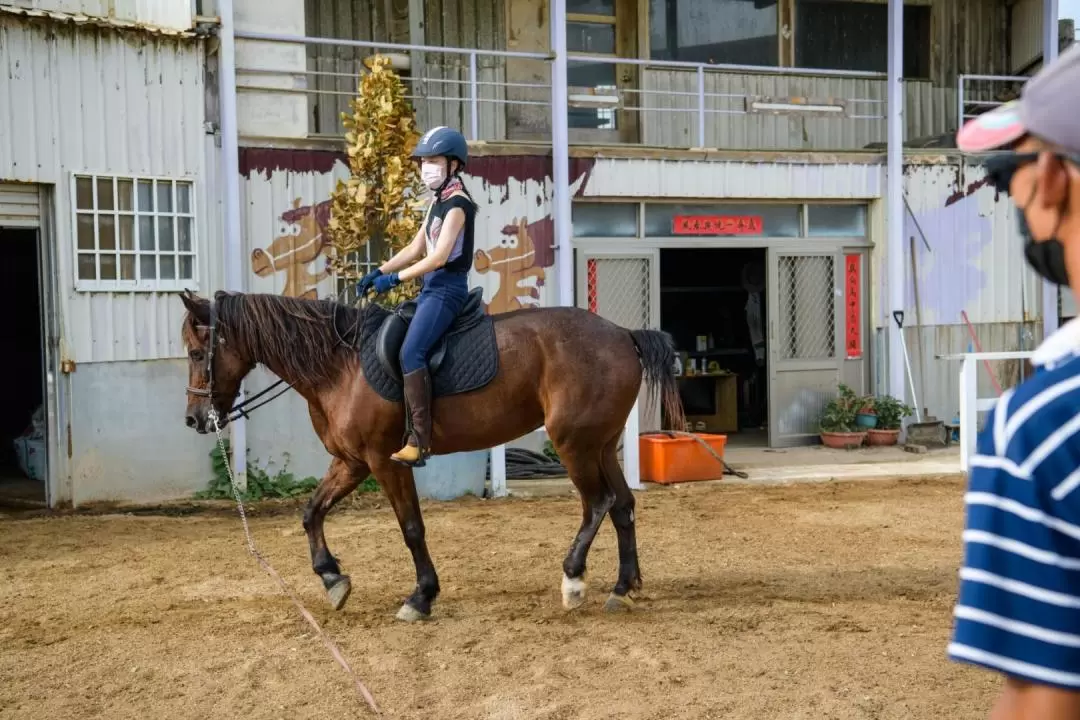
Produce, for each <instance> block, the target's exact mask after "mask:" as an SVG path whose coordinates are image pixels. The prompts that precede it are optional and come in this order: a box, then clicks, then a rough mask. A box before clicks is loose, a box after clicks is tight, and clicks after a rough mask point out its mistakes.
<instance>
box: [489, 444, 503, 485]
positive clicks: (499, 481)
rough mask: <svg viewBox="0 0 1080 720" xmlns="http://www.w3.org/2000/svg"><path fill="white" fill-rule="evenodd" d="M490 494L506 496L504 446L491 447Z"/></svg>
mask: <svg viewBox="0 0 1080 720" xmlns="http://www.w3.org/2000/svg"><path fill="white" fill-rule="evenodd" d="M491 494H492V496H493V497H506V446H505V445H496V446H495V447H493V448H491Z"/></svg>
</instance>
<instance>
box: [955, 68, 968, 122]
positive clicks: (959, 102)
mask: <svg viewBox="0 0 1080 720" xmlns="http://www.w3.org/2000/svg"><path fill="white" fill-rule="evenodd" d="M966 77H967V76H966V75H960V76H958V77H957V78H956V129H957V130H959V129H960V128H962V127H964V78H966Z"/></svg>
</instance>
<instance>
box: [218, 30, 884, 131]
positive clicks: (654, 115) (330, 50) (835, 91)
mask: <svg viewBox="0 0 1080 720" xmlns="http://www.w3.org/2000/svg"><path fill="white" fill-rule="evenodd" d="M236 37H237V39H238V40H240V41H246V42H258V43H271V44H276V45H278V46H283V47H289V46H291V47H294V48H295V52H293V53H292V54H291V55H290V54H289V53H287V52H285V53H282V52H273V53H265V54H259V53H257V52H248V53H246V57H248V58H258V59H257V60H248V61H247V63H246V65H245V66H244V67H239V68H237V71H238V75H239V78H238V82H237V90H238V91H239V92H241V93H243V94H245V95H249V96H250V95H253V94H254V95H257V94H264V95H266V96H267V97H277V98H278V99H280V100H281V102H282V103H284V104H288V102H289V98H290V96H291V97H293V98H295V99H296V105H295V107H293V108H291V109H290V110H291V111H290V112H289V113H285V112H281V114H282V115H283V116H286V115H287V116H289V117H297V118H299V117H303V118H305V121H304V122H303V123H301V122H296V123H294V125H293V126H291V127H289V128H288V129H287V130H283V131H281V130H267V129H265V127H264V126H260V127H264V129H261V130H259V131H257V133H256V134H263V135H266V134H270V135H271V136H282V137H310V136H340V135H341V134H342V132H343V130H342V127H341V122H340V114H341V112H343V111H347V109H348V103H349V101H350V100H351V99H352V98H353V97H355V95H356V87H357V83H358V81H359V79H360V77H361V75H362V74H363V72H365V66H364V60H365V59H366V58H367V57H368V56H369V55H371V54H374V53H375V52H381V53H383V54H391V55H393V56H394V58H395V61H396V62H397V63H398V69H399V74H400V75H401V77H402V80H403V81H404V82H405V83H406V84H407V87H408V97H409V99H410V100H411V101H412V102H413V103H414V106H415V107H416V110H417V116H418V121H419V123H420V124H421V125H423V126H429V125H432V124H449V125H456V126H458V127H461V128H462V130H463V131H465V132H466V134H467V135H468V136H469V137H470V139H472V140H487V141H502V140H510V141H517V140H529V141H542V142H550V135H551V129H550V128H551V122H550V112H551V111H550V108H551V104H552V88H551V83H550V77H551V74H550V73H551V65H552V63H553V57H552V55H550V54H549V53H537V52H516V51H505V50H480V49H476V48H457V47H443V46H432V45H406V44H395V43H377V42H368V41H360V40H343V39H335V38H318V37H302V36H288V35H277V34H271V33H260V32H237V33H236ZM279 49H280V47H279ZM263 57H265V58H266V59H267V62H265V63H264V62H263V61H262V58H263ZM567 62H568V63H571V64H574V65H576V66H578V67H579V68H580V67H582V66H586V65H606V66H609V67H612V70H613V71H614V72H612V73H606V74H608V75H610V76H611V77H612V78H614V77H616V75H617V74H618V73H619V72H622V71H625V70H627V68H631V69H632V71H633V72H632V79H631V81H625V80H624V81H623V82H620V83H615V82H614V80H612V83H613V84H611V85H599V86H596V85H594V86H592V87H584V86H577V85H574V82H575V80H576V78H574V77H571V78H570V82H571V87H570V88H569V89H568V96H569V106H570V112H571V142H572V143H574V142H590V143H599V144H644V145H650V146H660V147H682V148H686V147H702V148H704V147H714V148H724V149H786V150H794V149H856V148H862V147H866V146H867V145H869V144H872V143H880V142H882V141H883V140H884V135H885V116H886V112H885V111H886V103H887V93H886V82H885V75H884V74H882V73H873V72H851V71H841V70H817V69H803V68H782V67H766V66H751V65H721V64H707V63H692V62H679V61H670V60H642V59H636V58H614V57H607V56H605V57H599V56H593V55H581V54H569V55H568V56H567ZM620 68H621V70H620ZM588 82H594V81H592V80H590V81H588ZM823 83H824V84H823ZM267 105H268V109H269V110H270V112H268V113H264V114H265V115H268V116H272V115H276V114H278V112H279V111H280V110H281V108H280V107H278V104H275V102H274V101H273V100H270V101H268V102H267ZM253 112H255V113H256V114H258V112H257V111H253ZM241 122H242V124H243V118H241ZM249 124H250V123H249ZM255 124H258V123H255ZM590 129H591V130H593V131H596V130H600V131H601V132H600V133H599V134H597V133H595V132H592V133H590V132H589V130H590ZM608 130H610V131H612V132H606V133H605V132H603V131H608Z"/></svg>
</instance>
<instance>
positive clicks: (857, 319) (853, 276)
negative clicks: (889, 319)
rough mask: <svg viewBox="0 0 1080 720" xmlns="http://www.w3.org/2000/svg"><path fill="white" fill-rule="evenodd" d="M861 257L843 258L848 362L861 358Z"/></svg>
mask: <svg viewBox="0 0 1080 720" xmlns="http://www.w3.org/2000/svg"><path fill="white" fill-rule="evenodd" d="M861 311H862V257H861V256H859V255H845V256H844V349H845V353H846V355H847V359H848V360H858V359H859V358H861V357H862V312H861Z"/></svg>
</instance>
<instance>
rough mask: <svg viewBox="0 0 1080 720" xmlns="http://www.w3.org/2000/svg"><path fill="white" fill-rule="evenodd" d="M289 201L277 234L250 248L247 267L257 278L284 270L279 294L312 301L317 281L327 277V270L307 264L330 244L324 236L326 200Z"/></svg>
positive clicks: (326, 221)
mask: <svg viewBox="0 0 1080 720" xmlns="http://www.w3.org/2000/svg"><path fill="white" fill-rule="evenodd" d="M300 203H301V200H300V198H296V199H295V200H293V206H292V208H291V209H289V210H286V211H285V212H283V213H282V214H281V218H280V222H279V224H278V233H277V237H275V238H274V240H273V242H271V243H270V244H269V245H267V246H266V249H265V250H264V249H262V248H256V249H255V250H252V251H251V269H252V271H253V272H254V273H255V274H256V275H258V276H259V277H261V278H268V277H271V276H272V275H274V274H275V273H279V272H284V273H285V288H284V289H283V290H282V293H281V294H282V295H285V296H287V297H299V298H304V299H305V300H315V299H316V298H318V296H319V289H318V286H319V283H321V282H322V281H323V280H325V279H327V278H328V277H330V270H329V269H327V268H325V267H324V268H323V269H322V270H316V271H312V270H311V268H310V265H311V263H313V262H315V261H316V260H318V259H319V258H320V257H322V255H323V253H324V252H325V251H326V248H327V247H329V245H330V240H329V238H328V237H327V236H326V235H325V233H326V226H327V223H329V222H330V201H329V200H325V201H323V202H321V203H317V204H315V205H301V204H300Z"/></svg>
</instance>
